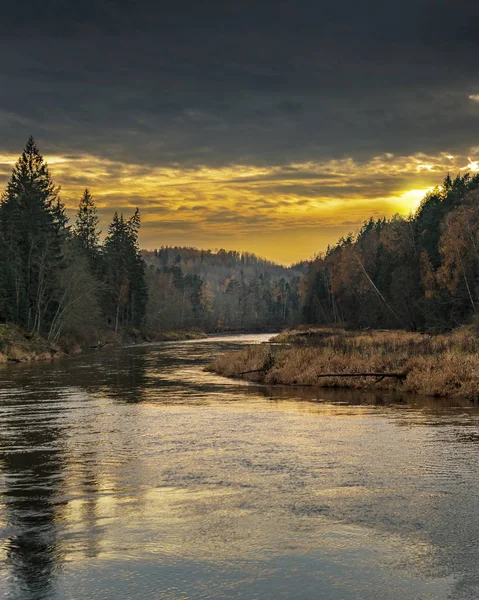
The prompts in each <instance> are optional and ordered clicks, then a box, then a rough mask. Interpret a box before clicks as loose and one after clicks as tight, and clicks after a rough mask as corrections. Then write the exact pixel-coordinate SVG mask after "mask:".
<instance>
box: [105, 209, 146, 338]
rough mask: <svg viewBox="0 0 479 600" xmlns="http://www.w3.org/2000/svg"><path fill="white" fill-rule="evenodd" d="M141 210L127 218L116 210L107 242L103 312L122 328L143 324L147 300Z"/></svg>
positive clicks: (115, 326)
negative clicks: (140, 231) (140, 230)
mask: <svg viewBox="0 0 479 600" xmlns="http://www.w3.org/2000/svg"><path fill="white" fill-rule="evenodd" d="M139 228H140V215H139V212H138V209H137V210H136V212H135V214H134V215H133V216H132V217H131V218H130V219H128V220H125V218H124V216H123V214H120V215H118V213H115V215H114V217H113V221H112V223H111V224H110V226H109V228H108V234H107V237H106V239H105V245H104V259H105V276H106V287H105V292H104V301H103V307H104V313H105V317H106V319H107V323H108V324H109V325H110V326H114V328H115V331H118V329H119V327H121V326H125V327H130V326H135V327H138V326H140V325H141V324H142V323H143V320H144V317H145V311H146V302H147V286H146V280H145V263H144V261H143V259H142V257H141V253H140V249H139V244H138V231H139Z"/></svg>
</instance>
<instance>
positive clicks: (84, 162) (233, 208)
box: [0, 152, 478, 264]
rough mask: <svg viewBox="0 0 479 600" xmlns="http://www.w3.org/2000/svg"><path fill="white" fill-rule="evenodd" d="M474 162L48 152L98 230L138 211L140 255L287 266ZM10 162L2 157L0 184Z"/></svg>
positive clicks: (415, 201) (407, 206)
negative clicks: (172, 251) (134, 157)
mask: <svg viewBox="0 0 479 600" xmlns="http://www.w3.org/2000/svg"><path fill="white" fill-rule="evenodd" d="M474 156H477V153H476V154H475V155H472V156H469V155H468V156H455V157H453V156H451V155H450V154H448V153H447V152H444V153H441V154H439V155H437V156H427V155H424V154H417V155H414V156H394V155H392V154H386V155H382V156H376V157H373V158H372V159H370V160H369V161H366V162H362V163H359V162H356V161H354V160H353V159H352V158H347V159H343V160H330V161H322V162H313V161H309V162H304V163H293V164H288V165H273V166H256V165H248V164H245V165H241V164H238V165H231V166H228V167H216V168H213V167H206V166H204V167H196V168H185V167H181V166H177V167H158V166H154V165H140V164H135V163H131V164H129V163H125V162H119V161H113V160H109V159H105V158H101V157H98V156H89V155H80V156H61V155H50V156H49V155H47V156H46V159H47V161H48V163H49V165H50V170H51V173H52V176H53V178H54V181H55V182H56V183H57V184H59V185H61V188H62V198H63V201H64V202H65V203H66V205H67V208H68V211H69V214H70V216H73V215H74V212H75V210H76V206H77V204H78V200H79V198H80V196H81V193H82V191H83V189H84V188H85V187H88V188H89V189H90V191H91V193H92V194H93V196H94V198H95V200H96V203H97V206H98V209H99V213H100V216H101V227H102V230H103V231H106V229H107V227H108V222H109V221H110V219H111V216H112V213H113V212H114V211H115V210H118V211H124V212H125V213H126V214H129V213H131V212H133V211H134V209H135V207H136V206H138V207H139V208H140V211H141V214H142V223H143V227H142V231H141V238H140V239H141V243H142V245H143V247H145V248H150V249H152V248H157V247H161V246H162V245H189V246H197V247H200V248H221V247H223V248H226V249H239V250H248V251H252V252H256V253H258V254H261V255H263V256H265V257H267V258H270V259H272V260H276V261H280V262H283V263H287V264H289V263H292V262H295V261H298V260H301V259H307V258H309V257H311V256H313V255H314V254H316V253H318V252H321V251H323V250H324V249H325V248H326V247H327V245H328V244H333V243H334V242H335V240H336V239H337V238H338V237H339V236H341V235H345V234H347V233H349V232H354V231H357V230H358V229H359V228H360V226H361V223H362V222H363V221H364V220H365V219H367V218H369V217H370V216H373V217H375V218H378V217H383V216H386V217H390V216H392V215H394V214H395V213H399V214H401V215H406V216H407V215H409V214H410V213H412V212H414V211H415V210H416V209H417V207H418V206H419V204H420V202H421V199H422V198H423V197H424V195H425V194H426V193H427V192H428V191H429V190H431V189H432V188H433V187H434V186H435V185H436V184H437V183H438V182H440V181H441V180H442V178H443V177H444V176H445V175H446V174H447V173H448V172H450V173H452V174H453V175H454V174H455V173H457V172H459V171H464V170H470V171H477V164H478V162H477V160H476V159H475V158H474ZM16 158H17V157H16V156H14V155H8V154H3V155H1V156H0V163H1V164H0V177H1V178H2V180H3V183H5V182H6V180H7V177H8V176H9V173H10V170H11V167H12V165H13V164H14V162H15V160H16Z"/></svg>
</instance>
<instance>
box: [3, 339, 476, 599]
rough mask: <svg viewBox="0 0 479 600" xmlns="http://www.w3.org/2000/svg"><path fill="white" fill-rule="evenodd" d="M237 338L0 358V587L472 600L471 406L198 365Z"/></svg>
mask: <svg viewBox="0 0 479 600" xmlns="http://www.w3.org/2000/svg"><path fill="white" fill-rule="evenodd" d="M253 339H255V340H257V341H262V340H264V339H265V338H264V337H263V338H262V337H260V336H256V337H255V338H253ZM245 341H246V339H245V338H241V339H239V340H238V339H233V340H231V339H228V338H220V339H219V340H216V341H212V340H206V341H201V342H198V341H197V342H193V343H192V342H190V343H174V344H157V345H144V346H138V347H131V348H126V349H122V350H115V351H111V352H99V353H96V354H93V355H91V356H85V357H80V358H79V359H73V360H69V361H60V362H57V363H54V364H49V365H47V364H44V365H30V366H28V367H27V368H24V367H23V366H21V368H20V369H15V368H13V369H12V368H8V369H6V370H4V371H3V374H4V375H5V377H4V382H5V385H4V387H3V389H2V391H1V392H0V426H1V427H0V450H1V454H0V469H1V471H0V473H1V481H2V484H3V488H4V493H3V494H2V496H1V500H0V527H1V529H2V533H3V539H4V540H5V541H4V543H3V544H2V545H1V546H0V548H1V549H2V553H1V554H0V592H5V593H10V594H11V597H14V598H22V600H23V598H27V599H28V598H53V599H56V600H59V599H60V598H70V597H74V598H93V597H95V598H96V597H102V598H110V597H111V598H116V597H135V598H152V597H154V598H162V599H169V598H175V599H180V598H195V599H196V598H205V599H214V598H215V599H216V598H245V599H246V598H248V599H249V598H271V599H273V598H278V597H284V598H295V599H296V598H313V597H315V598H316V597H324V598H331V599H338V600H339V599H340V598H342V599H353V598H354V599H356V598H374V597H377V598H382V599H385V600H387V599H394V600H395V599H402V598H431V599H432V598H446V597H451V598H454V597H458V598H459V597H463V598H469V599H472V598H477V594H476V591H477V585H476V583H475V582H476V580H475V569H476V567H475V564H476V558H475V556H476V555H475V544H476V542H477V539H478V536H479V527H478V525H477V523H476V521H477V519H476V514H477V510H479V501H478V500H477V499H476V496H477V495H476V493H475V490H476V488H477V477H478V476H479V457H478V454H477V449H476V444H475V442H476V441H477V435H476V432H477V425H478V422H479V414H478V410H477V407H475V406H473V405H469V404H467V403H464V404H463V403H457V402H453V403H451V402H444V401H435V400H434V399H425V398H406V397H398V396H395V395H384V394H381V395H379V394H377V393H375V392H374V391H373V392H371V393H359V392H356V391H348V390H312V389H302V388H281V387H265V386H263V387H261V386H256V385H251V384H249V383H247V382H236V381H233V380H226V379H224V378H222V377H219V376H217V375H214V374H211V373H207V372H204V371H203V366H204V364H206V363H207V362H208V361H209V360H210V358H211V356H212V355H213V354H214V353H215V352H218V351H220V350H221V349H222V348H225V347H232V346H234V345H235V344H240V343H244V342H245ZM250 341H251V338H250ZM459 593H460V594H461V596H459ZM119 594H120V595H119Z"/></svg>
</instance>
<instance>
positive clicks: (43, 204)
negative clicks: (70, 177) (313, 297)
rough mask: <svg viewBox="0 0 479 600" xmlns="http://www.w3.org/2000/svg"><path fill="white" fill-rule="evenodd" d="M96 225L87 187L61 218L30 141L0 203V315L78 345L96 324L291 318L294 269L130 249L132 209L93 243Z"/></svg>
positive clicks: (197, 253) (240, 323) (233, 257)
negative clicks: (70, 214) (73, 211)
mask: <svg viewBox="0 0 479 600" xmlns="http://www.w3.org/2000/svg"><path fill="white" fill-rule="evenodd" d="M98 225H99V219H98V215H97V209H96V206H95V203H94V200H93V197H92V195H91V194H90V192H89V190H85V192H84V193H83V196H82V197H81V199H80V203H79V207H78V211H77V214H76V218H75V220H74V222H73V224H70V223H69V220H68V218H67V215H66V212H65V207H64V205H63V203H62V202H61V199H60V196H59V188H57V187H55V185H54V183H53V181H52V178H51V175H50V172H49V170H48V167H47V165H46V163H45V161H44V160H43V157H42V155H41V154H40V152H39V151H38V148H37V146H36V144H35V141H34V140H33V138H30V139H29V140H28V143H27V145H26V147H25V149H24V151H23V153H22V155H21V156H20V158H19V160H18V161H17V163H16V164H15V166H14V168H13V171H12V175H11V178H10V180H9V182H8V183H7V186H6V189H5V192H4V193H3V195H2V198H1V203H0V322H7V323H14V324H18V325H20V326H22V327H24V328H25V330H26V331H27V332H29V333H31V334H40V335H42V336H44V337H46V338H48V339H49V340H51V341H57V340H59V339H60V338H72V339H74V340H77V341H80V342H82V341H86V340H88V341H93V340H95V339H98V337H96V336H98V335H99V332H102V334H103V333H105V332H106V331H114V332H119V331H130V332H132V331H133V330H140V329H141V330H143V331H144V332H145V333H146V332H153V333H154V332H158V331H162V330H168V329H170V330H171V329H181V328H189V327H193V326H200V327H203V328H205V329H207V330H208V331H216V330H223V329H239V328H243V329H252V328H258V329H259V328H262V327H280V326H283V325H287V324H292V323H293V322H297V321H298V319H299V315H300V299H299V280H300V277H299V276H300V270H291V269H288V268H286V267H282V266H280V265H275V264H274V263H272V262H270V261H266V260H264V259H261V258H258V257H257V256H255V255H254V254H251V253H246V252H245V253H240V252H234V251H226V250H219V251H217V252H213V251H209V250H207V251H204V250H197V249H195V248H177V247H175V248H169V247H166V248H165V247H164V248H161V249H160V250H155V251H152V252H148V251H143V252H140V247H139V244H138V233H139V228H140V216H139V212H138V210H136V212H135V213H134V215H133V216H131V217H129V218H126V217H125V216H124V215H123V214H118V213H115V215H114V217H113V220H112V222H111V224H110V226H109V228H108V231H107V233H106V236H105V237H104V239H103V241H101V238H100V234H101V232H100V231H99V227H98ZM147 265H148V266H147Z"/></svg>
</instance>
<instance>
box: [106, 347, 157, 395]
mask: <svg viewBox="0 0 479 600" xmlns="http://www.w3.org/2000/svg"><path fill="white" fill-rule="evenodd" d="M147 358H148V352H147V349H146V348H136V349H135V351H134V352H121V353H115V355H113V356H111V357H110V358H109V359H108V362H107V364H106V367H107V370H106V371H105V372H104V379H103V382H102V391H103V392H106V394H107V395H108V396H110V397H112V398H115V399H116V400H122V401H123V402H132V403H135V402H141V401H142V399H143V394H144V391H145V388H146V387H147V385H148V384H147V379H148V378H147V375H146V369H147Z"/></svg>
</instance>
